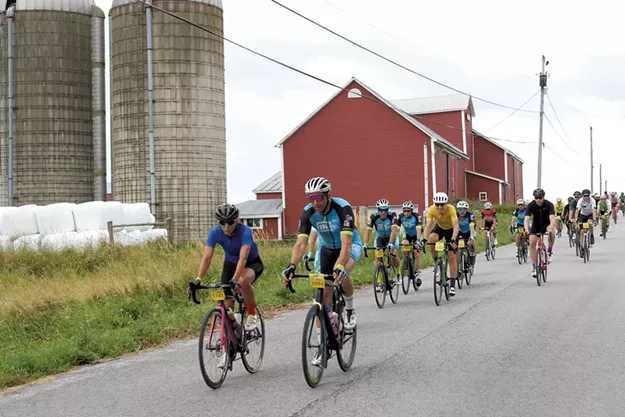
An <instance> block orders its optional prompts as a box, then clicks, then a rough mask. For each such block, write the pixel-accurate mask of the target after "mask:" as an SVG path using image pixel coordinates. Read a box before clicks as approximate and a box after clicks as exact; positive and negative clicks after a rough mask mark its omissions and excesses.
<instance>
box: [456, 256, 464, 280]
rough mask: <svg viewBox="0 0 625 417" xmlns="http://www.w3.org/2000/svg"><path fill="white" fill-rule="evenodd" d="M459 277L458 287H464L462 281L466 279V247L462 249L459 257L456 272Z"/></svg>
mask: <svg viewBox="0 0 625 417" xmlns="http://www.w3.org/2000/svg"><path fill="white" fill-rule="evenodd" d="M456 276H457V277H458V278H457V279H456V282H458V289H459V290H461V289H462V281H463V279H464V249H461V250H460V256H459V257H458V272H457V274H456Z"/></svg>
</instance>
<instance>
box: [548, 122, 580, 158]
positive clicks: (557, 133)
mask: <svg viewBox="0 0 625 417" xmlns="http://www.w3.org/2000/svg"><path fill="white" fill-rule="evenodd" d="M545 119H547V122H549V126H551V128H552V129H553V131H554V132H555V133H556V135H557V136H558V137H559V138H560V140H561V141H562V142H563V143H564V144H565V145H566V146H567V147H568V148H569V149H570V150H572V151H573V152H575V153H576V154H578V155H580V156H581V154H580V153H579V152H577V151H576V150H575V149H573V148H572V147H571V145H569V143H568V142H567V141H566V140H564V138H563V137H562V135H560V132H558V131H557V129H556V128H555V126H554V125H553V123H551V120H550V119H549V117H547V114H545Z"/></svg>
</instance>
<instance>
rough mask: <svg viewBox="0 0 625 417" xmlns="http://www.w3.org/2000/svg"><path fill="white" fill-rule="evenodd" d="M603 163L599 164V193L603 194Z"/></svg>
mask: <svg viewBox="0 0 625 417" xmlns="http://www.w3.org/2000/svg"><path fill="white" fill-rule="evenodd" d="M602 168H603V165H602V164H599V195H603V178H602V177H601V175H602V173H601V170H602Z"/></svg>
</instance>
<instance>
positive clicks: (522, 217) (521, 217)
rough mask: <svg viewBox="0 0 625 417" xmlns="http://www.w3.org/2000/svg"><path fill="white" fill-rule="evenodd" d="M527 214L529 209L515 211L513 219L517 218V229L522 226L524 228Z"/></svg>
mask: <svg viewBox="0 0 625 417" xmlns="http://www.w3.org/2000/svg"><path fill="white" fill-rule="evenodd" d="M526 213H527V207H526V208H524V209H523V210H519V209H518V208H517V209H516V210H514V213H512V217H515V218H516V225H517V227H519V226H521V227H523V223H524V222H525V214H526Z"/></svg>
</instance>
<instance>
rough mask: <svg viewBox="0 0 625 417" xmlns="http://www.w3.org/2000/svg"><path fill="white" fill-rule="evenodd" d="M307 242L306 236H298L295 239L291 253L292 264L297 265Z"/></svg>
mask: <svg viewBox="0 0 625 417" xmlns="http://www.w3.org/2000/svg"><path fill="white" fill-rule="evenodd" d="M307 242H308V236H298V237H297V240H296V241H295V245H293V252H292V253H291V263H292V264H293V265H297V263H298V262H299V261H300V259H302V256H304V252H305V251H306V243H307Z"/></svg>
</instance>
